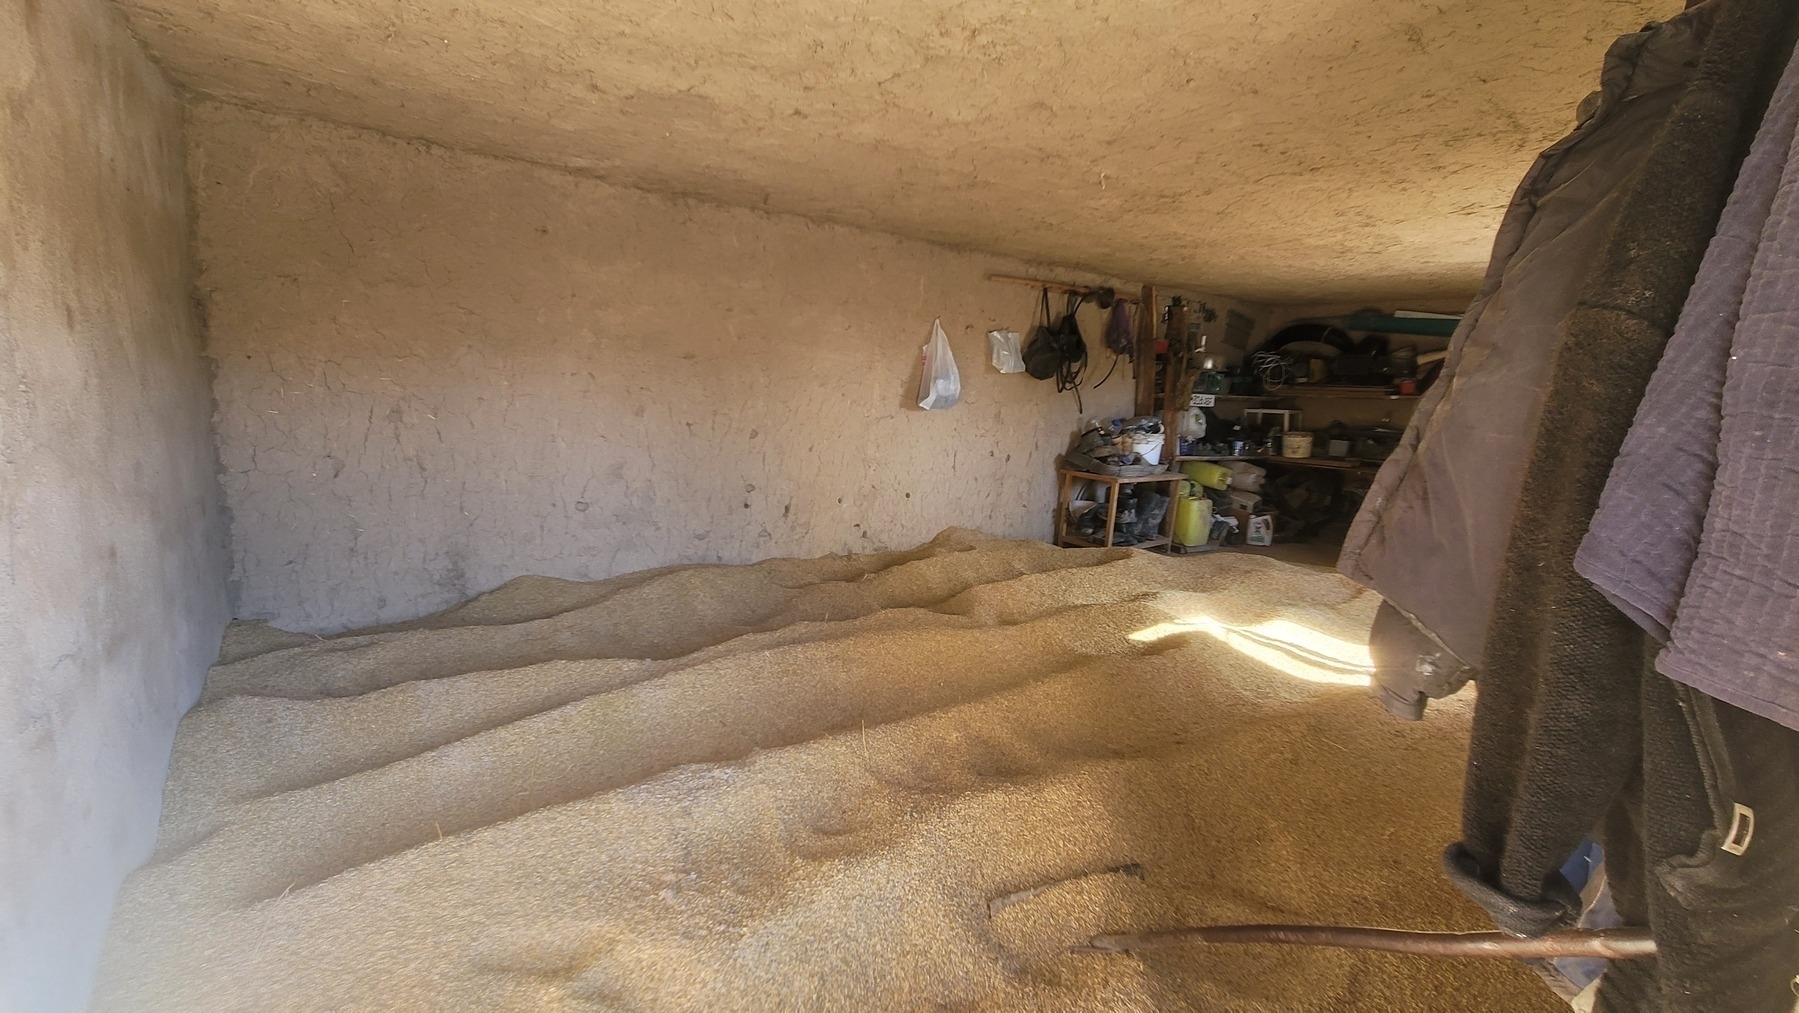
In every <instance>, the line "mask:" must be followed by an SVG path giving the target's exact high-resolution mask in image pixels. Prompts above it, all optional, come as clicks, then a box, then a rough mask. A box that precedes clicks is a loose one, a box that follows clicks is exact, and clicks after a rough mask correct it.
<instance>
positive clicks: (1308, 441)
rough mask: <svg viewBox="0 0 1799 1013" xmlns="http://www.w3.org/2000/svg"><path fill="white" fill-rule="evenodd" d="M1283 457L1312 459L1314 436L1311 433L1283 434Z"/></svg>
mask: <svg viewBox="0 0 1799 1013" xmlns="http://www.w3.org/2000/svg"><path fill="white" fill-rule="evenodd" d="M1281 456H1282V457H1311V456H1312V434H1311V433H1282V434H1281Z"/></svg>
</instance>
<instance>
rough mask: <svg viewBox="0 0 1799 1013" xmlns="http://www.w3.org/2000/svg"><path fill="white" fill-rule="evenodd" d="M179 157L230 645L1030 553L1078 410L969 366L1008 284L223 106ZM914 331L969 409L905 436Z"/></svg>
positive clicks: (775, 226)
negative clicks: (234, 622)
mask: <svg viewBox="0 0 1799 1013" xmlns="http://www.w3.org/2000/svg"><path fill="white" fill-rule="evenodd" d="M189 138H190V144H191V154H190V165H191V171H192V173H193V178H194V186H195V188H196V192H197V200H198V208H199V215H198V237H199V239H198V241H199V250H200V261H201V287H202V289H203V290H204V292H205V293H206V296H205V298H206V300H207V306H208V312H209V319H210V334H211V340H212V350H213V354H214V355H215V356H216V357H217V359H218V363H219V367H218V368H219V376H218V384H217V391H218V398H219V416H218V430H219V434H220V440H221V453H222V456H223V458H224V468H225V486H226V490H227V495H228V498H229V502H230V506H231V512H232V516H233V524H234V528H233V535H234V538H233V545H234V560H233V563H234V575H235V578H236V586H237V608H238V614H239V615H240V616H244V617H256V618H267V619H270V620H272V621H274V622H275V623H276V624H277V625H280V626H284V627H288V628H292V629H301V630H308V631H327V630H336V629H341V628H344V627H347V626H351V625H356V624H363V623H371V622H386V621H394V620H401V619H406V618H410V617H413V616H417V615H419V614H421V613H424V612H427V611H430V610H433V609H436V608H439V607H442V606H445V605H447V604H450V603H452V602H454V601H457V600H459V599H462V598H464V597H466V596H468V595H470V594H472V593H476V592H480V591H483V590H486V589H488V588H491V587H493V586H495V585H497V584H499V583H501V582H503V581H505V580H507V579H509V578H511V577H513V576H516V575H519V574H525V573H542V574H552V575H558V576H564V577H571V578H597V577H604V576H608V575H612V574H617V573H622V572H627V571H632V570H638V569H643V568H646V567H654V566H661V565H665V564H673V563H690V562H741V561H746V560H752V559H757V558H763V557H767V556H771V555H806V554H813V553H825V552H844V551H853V550H862V549H869V548H873V547H875V546H882V545H886V546H901V545H908V544H912V543H915V542H918V541H920V540H922V539H925V538H928V537H930V536H931V535H933V534H935V533H936V532H937V531H938V530H940V529H942V528H943V527H945V526H948V525H952V524H960V525H968V526H972V527H977V528H981V529H984V530H987V531H992V532H994V533H997V534H1004V535H1016V536H1035V537H1048V536H1049V535H1050V513H1051V507H1052V503H1053V497H1054V484H1053V474H1054V458H1055V455H1056V454H1057V453H1059V452H1060V451H1061V450H1063V449H1064V448H1065V446H1066V442H1067V439H1068V437H1069V435H1070V434H1071V432H1072V431H1073V430H1074V428H1075V427H1076V424H1077V422H1078V420H1079V417H1078V416H1077V413H1076V407H1075V399H1074V397H1073V396H1072V395H1057V394H1056V392H1055V389H1054V387H1053V385H1051V384H1049V383H1044V382H1038V381H1034V380H1031V379H1029V378H1027V377H1025V376H1024V375H1022V374H1020V375H1012V376H1002V375H1000V374H997V373H995V372H993V371H992V370H991V368H990V367H989V366H988V365H987V339H986V336H985V334H986V331H987V330H989V329H990V328H993V327H995V326H1001V325H1004V326H1010V327H1013V328H1017V329H1020V330H1023V329H1026V328H1028V326H1029V324H1030V322H1031V318H1032V316H1033V313H1034V310H1035V303H1036V295H1035V293H1034V292H1033V291H1032V290H1030V289H1025V288H1015V287H1011V286H1005V285H998V284H994V283H991V282H987V281H985V280H984V277H985V274H986V273H987V272H989V271H993V270H1001V271H1012V272H1020V271H1030V270H1032V269H1031V268H1028V267H1026V266H1025V265H1022V264H1019V263H1016V262H1011V261H1006V260H1002V259H996V258H991V257H982V256H976V255H970V254H966V253H959V252H952V251H949V250H946V249H943V248H940V247H936V246H932V245H928V244H925V243H920V242H917V241H913V240H903V239H897V238H893V237H890V236H885V235H880V234H876V233H871V232H864V231H860V230H857V229H853V228H847V227H842V226H829V225H818V224H813V223H809V222H806V221H804V220H801V219H798V218H792V217H787V216H778V215H769V214H764V213H760V212H754V211H747V210H740V209H731V208H724V207H720V206H716V205H710V204H705V203H698V202H692V201H682V200H676V199H670V198H663V197H657V196H651V195H648V194H645V193H641V192H637V191H631V190H622V189H616V188H613V187H610V186H607V185H605V184H602V183H599V182H596V181H594V180H590V179H585V178H580V177H576V176H572V175H568V174H564V173H561V172H558V171H555V170H551V169H546V168H543V167H540V166H535V165H530V164H526V163H522V162H516V161H509V160H500V159H493V158H488V157H484V156H477V155H470V154H466V153H460V152H456V151H452V150H448V149H444V148H439V147H434V146H430V145H426V144H421V143H416V142H406V141H400V140H396V139H393V138H390V137H387V136H384V135H380V134H376V133H371V132H367V131H361V130H355V129H350V128H344V127H338V126H333V125H328V124H325V123H322V122H319V121H314V120H308V119H301V118H289V117H278V116H272V115H267V114H263V113H258V112H253V111H249V110H245V109H242V108H239V107H236V106H231V105H224V104H214V103H206V104H201V105H199V106H196V107H195V108H194V109H193V110H192V112H191V114H190V120H189ZM934 317H941V318H942V319H943V325H944V328H945V330H946V331H947V332H948V333H949V336H950V340H951V342H952V344H953V347H954V350H955V355H956V358H957V362H958V365H959V366H960V368H961V372H962V382H963V400H962V403H961V404H959V405H958V406H956V407H955V408H953V409H950V410H948V411H940V412H923V411H919V410H918V409H917V408H916V407H915V404H914V402H915V399H916V388H917V384H918V378H919V364H918V360H919V351H920V346H922V345H923V344H924V343H925V341H926V340H927V339H928V338H929V336H930V328H931V321H932V318H934ZM1086 322H1087V325H1088V334H1089V337H1090V339H1091V341H1092V343H1093V345H1094V346H1095V348H1096V349H1097V348H1098V347H1099V338H1100V334H1101V332H1100V319H1099V317H1098V315H1097V313H1094V314H1092V315H1090V316H1089V317H1088V318H1087V321H1086ZM1095 362H1096V364H1097V365H1098V366H1100V367H1101V369H1102V371H1103V367H1104V366H1105V365H1106V364H1107V362H1109V356H1106V355H1103V354H1096V356H1095ZM1098 375H1099V374H1097V373H1096V374H1095V378H1097V376H1098ZM1130 398H1131V381H1130V376H1129V365H1128V364H1126V365H1125V366H1124V367H1122V368H1121V369H1120V371H1119V373H1118V374H1117V375H1116V376H1115V377H1114V378H1113V379H1112V381H1111V382H1110V383H1109V384H1108V385H1107V386H1106V387H1104V388H1102V389H1100V390H1099V391H1097V392H1089V393H1088V394H1087V397H1086V404H1087V411H1088V413H1089V414H1099V415H1105V414H1120V413H1125V412H1128V409H1129V406H1130Z"/></svg>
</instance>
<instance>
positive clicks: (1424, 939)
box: [1072, 925, 1655, 960]
mask: <svg viewBox="0 0 1799 1013" xmlns="http://www.w3.org/2000/svg"><path fill="white" fill-rule="evenodd" d="M1204 943H1281V944H1287V945H1292V946H1335V947H1340V948H1343V949H1351V950H1384V951H1386V952H1388V953H1410V954H1415V955H1417V956H1422V957H1502V958H1506V959H1510V960H1522V959H1527V958H1533V957H1605V958H1608V959H1611V960H1634V959H1636V958H1639V957H1653V956H1655V937H1654V936H1652V935H1650V933H1649V930H1648V929H1638V928H1616V929H1594V930H1588V931H1567V932H1551V933H1548V934H1546V935H1541V936H1513V935H1508V934H1506V933H1504V932H1408V931H1404V930H1401V929H1370V928H1361V927H1358V926H1353V925H1207V926H1198V927H1194V928H1182V929H1163V930H1161V931H1157V932H1126V933H1110V934H1104V935H1097V936H1094V937H1093V938H1092V939H1090V940H1088V941H1087V942H1086V943H1085V944H1084V945H1077V946H1074V947H1072V949H1073V951H1074V952H1076V953H1128V952H1131V951H1133V950H1162V949H1168V948H1170V947H1175V946H1193V945H1195V944H1204Z"/></svg>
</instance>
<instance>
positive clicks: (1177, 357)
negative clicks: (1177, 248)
mask: <svg viewBox="0 0 1799 1013" xmlns="http://www.w3.org/2000/svg"><path fill="white" fill-rule="evenodd" d="M1167 339H1168V366H1167V367H1166V369H1164V370H1163V373H1162V460H1163V461H1164V462H1166V463H1167V464H1170V465H1172V464H1173V463H1174V459H1175V457H1177V456H1179V454H1180V446H1181V438H1180V422H1181V413H1182V412H1184V411H1186V409H1187V393H1188V392H1189V391H1191V390H1192V389H1193V382H1192V380H1190V379H1188V377H1187V304H1186V302H1184V301H1183V302H1177V303H1175V304H1174V305H1172V306H1169V307H1168V331H1167Z"/></svg>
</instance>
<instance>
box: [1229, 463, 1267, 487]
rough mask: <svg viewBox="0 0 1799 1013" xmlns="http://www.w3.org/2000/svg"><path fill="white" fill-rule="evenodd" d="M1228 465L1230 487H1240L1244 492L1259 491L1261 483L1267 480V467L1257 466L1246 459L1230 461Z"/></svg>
mask: <svg viewBox="0 0 1799 1013" xmlns="http://www.w3.org/2000/svg"><path fill="white" fill-rule="evenodd" d="M1228 467H1229V468H1230V469H1231V488H1232V489H1242V490H1243V491H1244V492H1261V491H1262V483H1263V482H1265V481H1267V480H1268V471H1267V469H1265V468H1258V467H1256V466H1255V465H1253V464H1250V463H1249V462H1248V461H1232V462H1231V463H1230V464H1229V465H1228Z"/></svg>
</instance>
